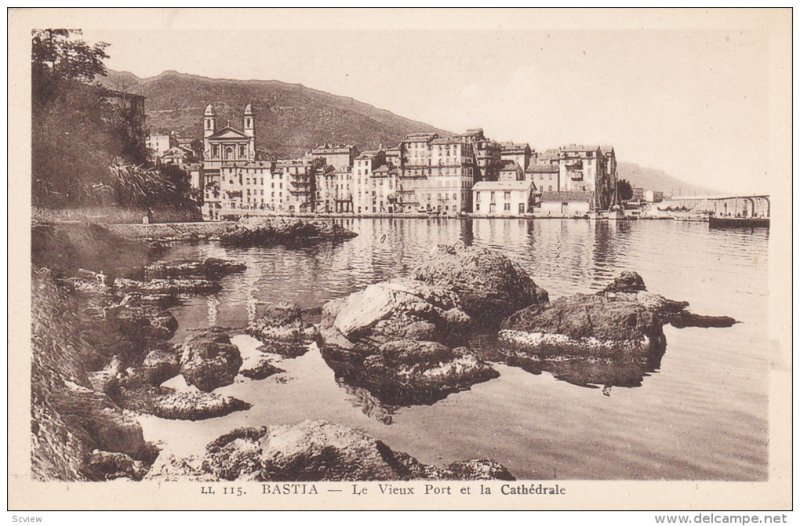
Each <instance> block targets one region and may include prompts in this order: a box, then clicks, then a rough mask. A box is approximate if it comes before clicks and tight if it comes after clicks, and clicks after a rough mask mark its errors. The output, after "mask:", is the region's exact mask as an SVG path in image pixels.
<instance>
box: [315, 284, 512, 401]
mask: <svg viewBox="0 0 800 526" xmlns="http://www.w3.org/2000/svg"><path fill="white" fill-rule="evenodd" d="M457 305H458V298H457V297H456V295H455V294H453V293H451V292H449V291H447V290H444V289H441V288H438V287H435V286H432V285H428V284H425V283H420V282H417V281H411V280H392V281H385V282H381V283H376V284H374V285H369V286H368V287H367V288H365V289H364V290H362V291H360V292H356V293H354V294H351V295H350V296H348V297H347V298H343V299H341V300H335V301H332V302H328V303H327V304H326V305H325V306H324V307H323V310H322V321H321V323H320V334H321V339H322V345H321V348H320V350H321V352H322V356H323V358H324V359H325V361H326V363H327V364H328V365H329V366H330V367H331V368H332V369H333V370H334V372H335V373H336V375H337V377H338V378H339V379H340V380H341V381H343V382H345V383H347V384H350V385H353V386H357V387H363V388H365V389H367V390H368V391H369V392H370V393H371V394H372V395H374V396H375V397H376V398H378V399H379V400H380V401H381V402H383V403H385V404H391V405H395V404H420V403H421V404H425V403H433V402H435V401H437V400H440V399H442V398H444V397H446V396H447V395H448V394H450V393H453V392H456V391H460V390H463V389H468V388H469V387H470V386H471V385H472V384H474V383H476V382H482V381H486V380H489V379H491V378H495V377H496V376H498V374H497V372H496V371H494V370H493V369H492V368H491V367H490V366H489V365H487V364H485V363H484V362H483V361H481V360H479V359H478V358H477V357H476V356H475V355H474V354H473V353H472V352H471V351H470V350H469V349H468V348H466V347H459V348H458V349H451V348H450V347H449V346H448V344H449V345H453V344H456V345H457V344H458V343H459V342H465V341H466V339H467V336H468V335H469V333H470V330H471V328H472V326H473V323H472V319H471V317H470V316H469V315H468V314H466V313H465V312H464V311H462V310H461V309H459V308H458V306H457Z"/></svg>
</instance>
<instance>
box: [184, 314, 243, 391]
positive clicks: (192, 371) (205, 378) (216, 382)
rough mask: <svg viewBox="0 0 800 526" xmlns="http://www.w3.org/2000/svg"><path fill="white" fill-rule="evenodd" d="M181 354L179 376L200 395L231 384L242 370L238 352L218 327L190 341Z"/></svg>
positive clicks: (186, 343)
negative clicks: (200, 392)
mask: <svg viewBox="0 0 800 526" xmlns="http://www.w3.org/2000/svg"><path fill="white" fill-rule="evenodd" d="M181 353H182V354H181V374H182V375H183V377H184V378H185V379H186V383H188V384H189V385H194V386H195V387H197V388H198V389H200V390H201V391H206V392H208V391H213V390H214V389H216V388H217V387H221V386H223V385H230V384H232V383H233V379H234V378H236V375H237V374H238V373H239V368H240V367H241V366H242V356H241V354H240V353H239V349H238V348H237V347H236V346H235V345H233V344H231V339H230V337H229V336H228V334H227V333H226V332H225V331H224V330H222V329H220V328H218V327H212V328H210V329H208V330H207V331H205V332H203V333H200V334H196V335H194V336H191V337H189V338H188V339H187V340H186V342H185V343H184V344H183V347H182V348H181Z"/></svg>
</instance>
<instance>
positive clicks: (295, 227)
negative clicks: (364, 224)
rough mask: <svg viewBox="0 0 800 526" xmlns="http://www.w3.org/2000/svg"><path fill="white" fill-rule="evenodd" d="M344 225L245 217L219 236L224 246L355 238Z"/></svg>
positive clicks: (302, 242) (304, 242)
mask: <svg viewBox="0 0 800 526" xmlns="http://www.w3.org/2000/svg"><path fill="white" fill-rule="evenodd" d="M356 235H357V234H356V233H355V232H352V231H350V230H347V229H346V228H344V227H343V226H341V225H339V224H337V223H332V222H325V221H301V220H299V219H283V218H268V217H246V218H242V219H240V220H239V221H238V222H237V223H236V226H235V227H234V228H232V229H231V230H228V231H226V232H224V233H223V234H221V235H220V238H219V241H220V243H221V244H222V245H234V246H249V245H277V244H308V243H317V242H320V241H338V240H345V239H350V238H353V237H356Z"/></svg>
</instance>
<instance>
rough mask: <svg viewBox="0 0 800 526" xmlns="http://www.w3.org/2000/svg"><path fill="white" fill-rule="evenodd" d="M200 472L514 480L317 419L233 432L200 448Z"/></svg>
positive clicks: (291, 477)
mask: <svg viewBox="0 0 800 526" xmlns="http://www.w3.org/2000/svg"><path fill="white" fill-rule="evenodd" d="M171 464H179V465H180V464H181V463H180V462H176V461H172V462H171ZM195 465H196V464H195ZM195 469H196V468H195ZM201 469H202V471H203V472H205V473H208V474H211V475H213V476H214V477H215V478H216V479H223V480H259V481H345V480H365V481H369V480H413V479H452V480H488V479H501V480H514V477H513V476H512V475H511V474H510V473H509V472H508V470H507V469H505V468H504V467H503V466H501V465H500V464H498V463H497V462H495V461H492V460H487V459H480V460H470V461H466V462H455V463H453V464H451V465H449V466H444V467H437V466H427V465H425V464H422V463H421V462H419V461H418V460H416V459H415V458H413V457H411V456H410V455H407V454H405V453H399V452H395V451H393V450H392V449H391V448H390V447H389V446H387V445H386V444H384V443H383V442H381V441H379V440H376V439H374V438H372V437H370V436H369V435H367V434H365V433H364V432H362V431H359V430H355V429H350V428H347V427H344V426H341V425H338V424H333V423H330V422H326V421H322V420H318V421H304V422H301V423H299V424H295V425H276V426H269V427H261V428H254V427H250V428H239V429H236V430H234V431H232V432H230V433H227V434H225V435H223V436H221V437H219V438H218V439H216V440H214V441H213V442H211V443H209V444H208V446H206V454H205V456H204V458H203V459H202V468H201ZM186 471H187V472H189V475H190V476H197V473H196V471H195V472H194V473H192V471H193V470H192V468H189V469H187V470H186ZM173 472H174V471H173Z"/></svg>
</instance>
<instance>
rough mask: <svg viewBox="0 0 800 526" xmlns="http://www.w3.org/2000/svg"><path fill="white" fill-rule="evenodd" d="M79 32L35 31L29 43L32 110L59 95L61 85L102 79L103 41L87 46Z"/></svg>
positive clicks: (60, 30)
mask: <svg viewBox="0 0 800 526" xmlns="http://www.w3.org/2000/svg"><path fill="white" fill-rule="evenodd" d="M81 34H82V32H81V30H79V29H35V30H34V31H33V38H32V42H31V45H32V47H31V83H32V88H33V103H34V108H35V107H36V106H37V105H41V104H44V103H46V102H47V101H49V100H51V99H52V98H53V97H57V96H58V95H59V94H61V93H62V91H61V90H62V88H63V84H64V83H68V82H81V83H84V84H86V83H90V82H92V81H93V80H94V79H95V78H96V77H98V76H105V74H106V66H105V64H104V63H103V60H105V59H107V58H108V55H106V52H105V50H106V48H107V47H108V44H107V43H106V42H97V43H95V44H88V43H87V42H85V41H84V40H82V39H78V38H73V37H74V36H76V35H81Z"/></svg>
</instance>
